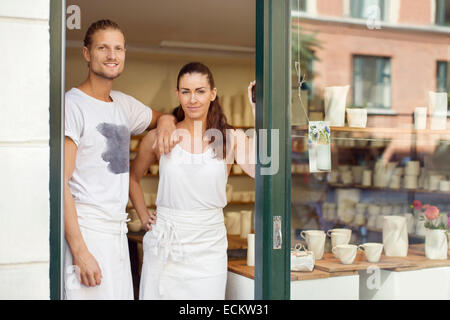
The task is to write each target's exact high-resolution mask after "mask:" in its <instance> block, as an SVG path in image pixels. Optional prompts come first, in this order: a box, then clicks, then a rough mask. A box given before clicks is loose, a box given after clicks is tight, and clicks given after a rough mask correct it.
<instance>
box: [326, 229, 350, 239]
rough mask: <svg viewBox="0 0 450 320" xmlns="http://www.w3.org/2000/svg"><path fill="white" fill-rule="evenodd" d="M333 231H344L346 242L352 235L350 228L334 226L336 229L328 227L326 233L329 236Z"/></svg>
mask: <svg viewBox="0 0 450 320" xmlns="http://www.w3.org/2000/svg"><path fill="white" fill-rule="evenodd" d="M333 232H340V233H344V234H345V235H346V236H347V243H349V242H350V239H351V237H352V230H351V229H345V228H336V229H330V230H328V231H327V235H328V236H329V237H331V234H332V233H333Z"/></svg>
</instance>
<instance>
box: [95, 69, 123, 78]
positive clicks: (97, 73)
mask: <svg viewBox="0 0 450 320" xmlns="http://www.w3.org/2000/svg"><path fill="white" fill-rule="evenodd" d="M91 71H92V73H93V74H95V75H96V76H99V77H100V78H103V79H107V80H114V79H115V78H117V77H118V76H120V75H121V74H122V72H119V73H118V74H116V75H114V76H108V75H106V74H104V73H103V72H97V71H95V70H94V69H91Z"/></svg>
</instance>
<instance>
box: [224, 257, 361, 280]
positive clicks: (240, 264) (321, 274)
mask: <svg viewBox="0 0 450 320" xmlns="http://www.w3.org/2000/svg"><path fill="white" fill-rule="evenodd" d="M228 270H229V271H231V272H234V273H236V274H239V275H241V276H244V277H246V278H249V279H255V267H249V266H247V261H246V260H232V261H228ZM355 274H357V272H356V271H350V272H349V271H345V272H333V273H330V272H325V271H322V270H319V269H317V268H315V269H314V270H313V271H311V272H296V271H291V281H302V280H316V279H326V278H331V277H342V276H352V275H355Z"/></svg>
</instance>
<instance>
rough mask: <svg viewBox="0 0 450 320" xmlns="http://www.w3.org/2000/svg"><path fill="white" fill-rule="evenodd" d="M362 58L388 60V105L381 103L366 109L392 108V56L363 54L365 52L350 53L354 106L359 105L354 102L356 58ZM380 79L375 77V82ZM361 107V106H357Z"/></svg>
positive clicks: (353, 100)
mask: <svg viewBox="0 0 450 320" xmlns="http://www.w3.org/2000/svg"><path fill="white" fill-rule="evenodd" d="M358 58H359V59H364V58H366V59H367V58H369V59H370V58H374V59H383V60H387V61H388V62H389V72H390V73H389V75H388V78H389V106H383V105H375V106H372V107H367V109H368V110H370V109H379V110H392V58H391V57H388V56H374V55H365V54H354V55H352V67H353V72H352V73H353V79H352V83H353V97H352V104H353V105H354V106H359V105H357V104H356V103H355V101H356V90H355V88H356V87H357V86H356V77H357V73H356V72H357V70H356V60H357V59H358ZM375 72H378V70H375ZM377 76H378V75H377ZM384 77H385V75H383V76H382V77H381V78H380V79H382V78H384ZM380 79H378V78H377V79H376V83H378V82H379V81H380ZM359 107H361V106H359Z"/></svg>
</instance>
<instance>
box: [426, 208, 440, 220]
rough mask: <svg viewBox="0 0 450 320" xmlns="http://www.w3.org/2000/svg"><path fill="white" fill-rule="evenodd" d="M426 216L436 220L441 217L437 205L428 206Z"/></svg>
mask: <svg viewBox="0 0 450 320" xmlns="http://www.w3.org/2000/svg"><path fill="white" fill-rule="evenodd" d="M425 216H426V217H427V219H428V220H430V221H433V220H436V219H437V218H439V209H438V208H437V207H436V206H427V207H426V210H425Z"/></svg>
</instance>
